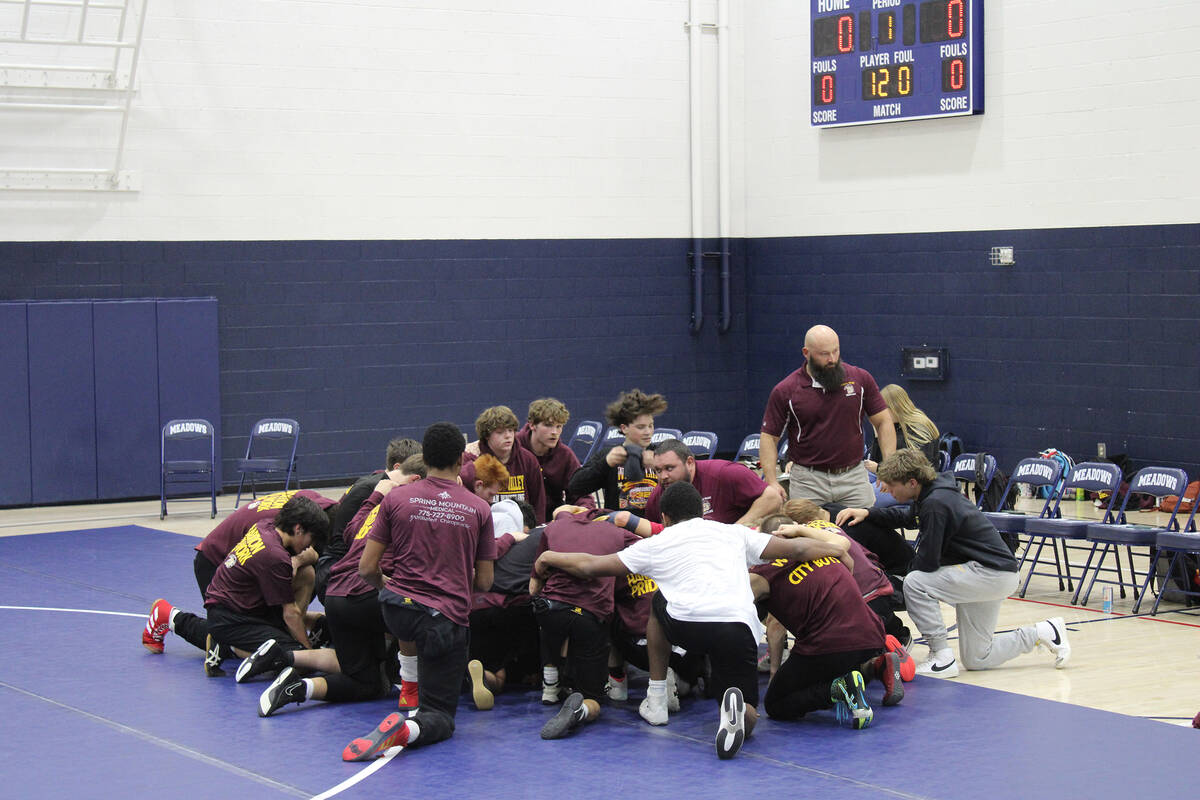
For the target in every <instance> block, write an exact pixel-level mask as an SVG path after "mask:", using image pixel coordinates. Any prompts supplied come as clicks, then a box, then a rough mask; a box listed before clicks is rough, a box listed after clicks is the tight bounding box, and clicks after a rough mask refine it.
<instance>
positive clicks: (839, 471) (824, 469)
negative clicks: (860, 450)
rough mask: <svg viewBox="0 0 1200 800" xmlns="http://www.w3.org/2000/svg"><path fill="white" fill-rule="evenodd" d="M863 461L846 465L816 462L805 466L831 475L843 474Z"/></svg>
mask: <svg viewBox="0 0 1200 800" xmlns="http://www.w3.org/2000/svg"><path fill="white" fill-rule="evenodd" d="M861 463H862V462H861V461H855V462H854V463H853V464H850V465H848V466H845V467H826V466H816V465H815V464H805V465H804V466H806V467H808V468H809V469H815V470H816V471H817V472H826V473H828V474H830V475H841V474H843V473H846V472H849V471H850V470H852V469H854V468H855V467H857V466H858V465H859V464H861Z"/></svg>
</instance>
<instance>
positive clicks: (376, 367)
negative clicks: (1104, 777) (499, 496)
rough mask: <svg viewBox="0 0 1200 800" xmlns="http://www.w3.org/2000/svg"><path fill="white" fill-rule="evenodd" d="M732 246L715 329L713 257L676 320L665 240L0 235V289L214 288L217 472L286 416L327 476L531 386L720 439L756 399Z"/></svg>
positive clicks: (95, 293) (517, 406)
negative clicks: (256, 430) (622, 397)
mask: <svg viewBox="0 0 1200 800" xmlns="http://www.w3.org/2000/svg"><path fill="white" fill-rule="evenodd" d="M709 245H713V246H709ZM742 247H743V246H742V243H740V242H735V243H734V254H733V255H734V257H733V262H734V272H733V274H734V279H733V281H732V284H733V287H732V288H733V292H732V295H733V298H732V301H733V303H732V307H733V312H734V314H733V326H732V329H731V330H730V331H729V333H727V334H725V335H719V334H718V333H717V331H716V324H717V310H718V298H717V294H716V284H717V268H716V264H715V263H706V267H705V277H706V291H705V298H704V313H705V316H706V321H705V324H704V327H703V330H702V331H701V332H700V334H699V335H692V334H691V333H690V332H689V330H688V320H689V311H690V299H689V293H690V282H689V276H688V261H687V253H688V251H689V249H690V241H686V240H678V239H631V240H524V241H402V242H396V241H354V242H326V241H311V242H178V243H176V242H59V243H0V297H2V298H5V299H79V298H89V299H91V298H135V297H192V296H198V295H205V296H207V295H211V296H214V297H216V298H217V299H218V308H219V360H220V389H221V397H220V402H221V425H220V428H221V433H222V451H223V453H224V459H223V478H224V482H225V484H226V485H227V486H228V485H231V484H236V480H237V476H236V473H235V471H234V469H233V465H234V461H235V460H236V458H237V457H238V456H240V455H241V454H242V453H243V452H244V451H245V446H246V440H247V438H248V435H249V431H250V427H251V425H252V424H253V423H254V421H255V420H257V419H259V418H261V417H266V416H286V417H293V418H295V419H297V420H298V421H299V422H300V425H301V441H300V452H301V462H300V467H301V477H302V479H303V480H305V481H309V480H313V479H318V478H339V479H340V478H343V477H346V476H353V475H357V474H360V473H362V472H364V471H367V470H370V469H374V468H377V467H378V466H380V463H381V462H382V459H383V450H384V446H385V445H386V443H387V441H388V439H389V438H391V437H392V436H393V435H397V434H402V435H409V436H414V437H418V438H419V436H420V434H421V432H422V431H423V430H424V428H425V426H426V425H428V424H429V423H430V422H434V421H437V420H440V419H449V420H451V421H453V422H456V423H458V424H459V425H463V426H468V427H469V426H471V425H472V424H473V422H474V419H475V417H476V416H477V415H478V413H479V412H480V411H481V410H482V409H483V408H485V407H487V406H489V405H495V404H501V403H502V404H506V405H509V406H511V407H512V408H513V409H514V410H515V411H516V412H517V414H518V416H519V417H521V418H522V419H523V418H524V413H525V408H526V406H527V404H528V402H529V401H530V400H532V399H534V398H535V397H539V396H542V395H554V396H557V397H559V398H560V399H561V400H563V402H565V403H566V404H567V405H568V407H569V408H570V409H571V411H572V414H573V417H574V418H575V419H582V418H585V417H586V418H594V419H598V418H600V416H601V414H602V413H603V409H604V406H605V404H607V403H608V402H610V401H611V400H612V399H614V398H615V397H616V395H617V394H618V393H619V392H620V391H622V390H623V389H627V388H630V387H633V386H638V387H640V388H642V389H644V390H647V391H657V392H662V393H664V394H665V395H666V396H667V398H668V402H669V409H668V411H667V413H666V414H665V415H664V416H663V417H662V418H661V420H660V424H663V425H667V426H670V427H678V428H682V429H684V430H687V429H690V428H702V429H707V430H714V431H716V432H717V433H718V434H719V435H720V436H721V439H722V448H723V449H730V450H732V449H733V448H735V447H736V446H737V443H738V442H739V441H740V440H741V437H742V436H743V435H744V434H745V432H746V428H747V425H748V424H750V425H751V427H753V422H752V420H753V418H754V417H755V416H756V415H757V414H758V412H757V410H749V411H748V410H747V405H746V393H745V376H746V360H745V359H746V352H747V339H746V328H747V326H746V321H745V292H744V285H745V277H744V269H743V268H742V266H741V263H742V260H743V252H742ZM712 249H715V244H714V243H706V250H712ZM748 419H749V420H751V422H750V423H748V422H747V420H748ZM569 428H570V426H569V425H568V429H569ZM472 438H473V437H472Z"/></svg>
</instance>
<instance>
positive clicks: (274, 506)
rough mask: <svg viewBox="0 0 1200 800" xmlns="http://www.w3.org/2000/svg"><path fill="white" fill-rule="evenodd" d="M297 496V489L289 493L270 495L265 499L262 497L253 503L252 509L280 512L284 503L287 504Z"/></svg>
mask: <svg viewBox="0 0 1200 800" xmlns="http://www.w3.org/2000/svg"><path fill="white" fill-rule="evenodd" d="M295 495H296V490H295V489H293V490H291V491H289V492H275V493H274V494H268V495H266V496H264V497H260V498H259V499H258V500H256V501H254V502H253V503H251V504H250V507H251V508H256V509H258V510H259V511H278V510H279V509H281V508H283V505H284V503H286V502H287V501H288V500H291V499H292V498H293V497H295Z"/></svg>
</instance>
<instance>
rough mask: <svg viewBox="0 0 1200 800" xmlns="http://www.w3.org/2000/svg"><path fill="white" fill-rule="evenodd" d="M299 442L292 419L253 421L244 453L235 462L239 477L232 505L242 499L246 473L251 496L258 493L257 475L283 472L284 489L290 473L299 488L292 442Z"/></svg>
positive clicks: (298, 425) (296, 423) (289, 482)
mask: <svg viewBox="0 0 1200 800" xmlns="http://www.w3.org/2000/svg"><path fill="white" fill-rule="evenodd" d="M299 443H300V423H299V422H296V420H294V419H281V418H272V419H260V420H259V421H258V422H256V423H254V427H253V428H251V429H250V441H248V442H246V456H245V458H239V459H238V462H237V471H238V472H239V473H241V476H242V477H241V479H239V480H238V495H237V500H236V501H235V502H234V504H233V507H234V508H237V507H238V505H240V504H241V502H242V486H243V485H244V484H245V482H246V476H247V475H249V476H250V492H251V496H252V497H258V486H257V485H256V481H257V478H258V476H260V475H280V474H285V475H286V476H287V477H286V478H284V481H283V489H284V491H287V489H288V488H289V487H290V486H291V483H292V475H296V487H297V488H299V487H300V476H299V475H298V474H296V446H297V445H298V444H299ZM255 445H257V448H256V447H255ZM264 449H265V450H267V451H269V452H268V454H267V455H264V454H263V450H264Z"/></svg>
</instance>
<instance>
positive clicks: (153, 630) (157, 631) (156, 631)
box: [142, 597, 171, 653]
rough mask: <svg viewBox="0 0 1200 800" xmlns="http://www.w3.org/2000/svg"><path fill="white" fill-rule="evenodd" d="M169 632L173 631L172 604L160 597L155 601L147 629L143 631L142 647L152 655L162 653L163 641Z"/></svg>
mask: <svg viewBox="0 0 1200 800" xmlns="http://www.w3.org/2000/svg"><path fill="white" fill-rule="evenodd" d="M169 630H171V604H170V603H168V602H167V601H166V600H163V599H162V598H161V597H160V598H158V599H157V600H155V601H154V605H152V606H150V616H149V618H148V619H147V620H146V627H145V628H143V629H142V647H145V648H146V649H147V650H149V651H150V652H151V653H161V652H162V651H163V639H165V638H166V637H167V631H169Z"/></svg>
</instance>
